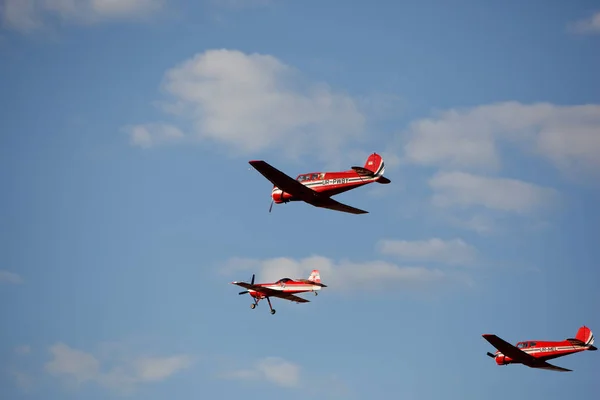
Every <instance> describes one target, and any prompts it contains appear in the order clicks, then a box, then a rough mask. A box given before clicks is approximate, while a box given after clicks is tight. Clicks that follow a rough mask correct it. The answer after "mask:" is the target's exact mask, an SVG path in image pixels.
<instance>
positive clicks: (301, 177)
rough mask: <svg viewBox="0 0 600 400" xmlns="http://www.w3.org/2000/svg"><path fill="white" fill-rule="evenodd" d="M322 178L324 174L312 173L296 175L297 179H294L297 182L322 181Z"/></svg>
mask: <svg viewBox="0 0 600 400" xmlns="http://www.w3.org/2000/svg"><path fill="white" fill-rule="evenodd" d="M324 177H325V173H324V172H313V173H310V174H302V175H298V177H297V178H296V180H297V181H298V182H304V181H316V180H317V179H323V178H324Z"/></svg>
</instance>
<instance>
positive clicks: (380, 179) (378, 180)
mask: <svg viewBox="0 0 600 400" xmlns="http://www.w3.org/2000/svg"><path fill="white" fill-rule="evenodd" d="M376 182H377V183H383V184H384V185H387V184H388V183H390V182H391V181H390V180H389V179H388V178H386V177H385V176H381V177H380V178H379V179H377V181H376Z"/></svg>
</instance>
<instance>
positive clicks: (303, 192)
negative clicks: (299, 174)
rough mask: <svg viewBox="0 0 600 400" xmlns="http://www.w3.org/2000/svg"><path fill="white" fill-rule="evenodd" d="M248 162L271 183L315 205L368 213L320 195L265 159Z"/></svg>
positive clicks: (349, 211)
mask: <svg viewBox="0 0 600 400" xmlns="http://www.w3.org/2000/svg"><path fill="white" fill-rule="evenodd" d="M249 163H250V165H252V166H253V167H254V168H255V169H256V170H257V171H258V172H260V173H261V174H262V175H263V176H264V177H265V178H267V179H268V180H269V181H271V183H273V185H275V186H277V187H278V188H279V189H281V190H283V191H284V192H287V193H289V194H291V195H292V196H294V197H298V198H299V199H301V200H304V201H305V202H307V203H309V204H311V205H313V206H315V207H322V208H328V209H330V210H336V211H342V212H347V213H351V214H367V213H368V211H364V210H360V209H358V208H354V207H350V206H348V205H346V204H342V203H340V202H339V201H335V200H333V199H332V198H330V197H326V196H322V195H320V194H319V193H318V192H315V191H314V190H312V189H311V188H309V187H307V186H305V185H303V184H301V183H300V182H298V181H297V180H295V179H293V178H291V177H289V176H288V175H286V174H284V173H283V172H281V171H279V170H278V169H277V168H275V167H273V166H271V165H270V164H268V163H267V162H265V161H249Z"/></svg>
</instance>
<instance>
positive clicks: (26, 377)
mask: <svg viewBox="0 0 600 400" xmlns="http://www.w3.org/2000/svg"><path fill="white" fill-rule="evenodd" d="M7 372H8V373H9V374H10V375H11V376H12V378H13V380H14V383H15V384H16V385H17V387H19V388H20V389H21V390H23V391H25V392H29V391H30V390H31V389H32V388H33V386H34V380H33V377H32V376H31V375H30V374H28V373H27V372H23V371H21V370H18V369H14V368H9V369H8V371H7Z"/></svg>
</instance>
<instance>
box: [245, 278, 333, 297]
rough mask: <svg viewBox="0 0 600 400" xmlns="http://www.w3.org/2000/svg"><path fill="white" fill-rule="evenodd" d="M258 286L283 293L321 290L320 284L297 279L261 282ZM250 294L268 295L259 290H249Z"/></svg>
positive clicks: (257, 295) (256, 295)
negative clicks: (297, 280)
mask: <svg viewBox="0 0 600 400" xmlns="http://www.w3.org/2000/svg"><path fill="white" fill-rule="evenodd" d="M256 286H260V287H264V288H267V289H271V290H278V291H281V292H283V293H290V294H295V293H305V292H317V291H319V290H321V286H320V285H312V284H310V283H305V282H296V281H288V282H280V283H279V282H275V283H261V284H258V285H256ZM248 293H249V294H250V296H252V297H255V298H265V297H266V296H265V295H264V294H263V293H261V292H260V291H258V290H251V289H249V290H248Z"/></svg>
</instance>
